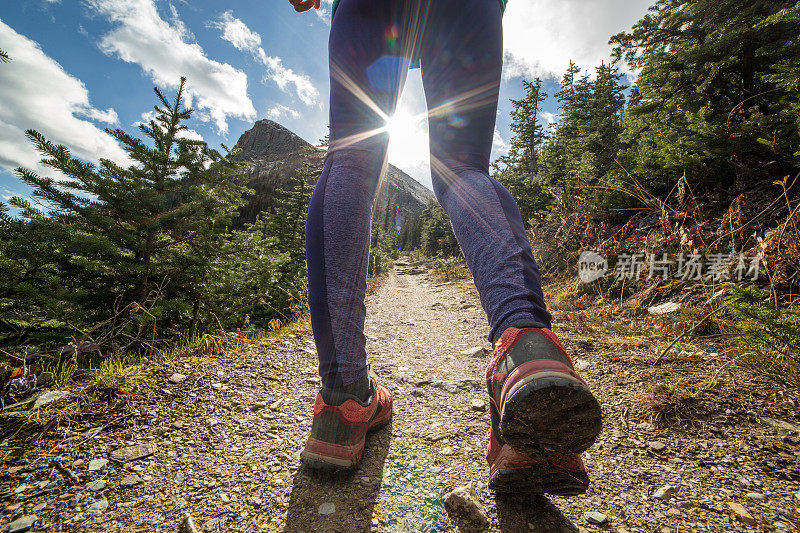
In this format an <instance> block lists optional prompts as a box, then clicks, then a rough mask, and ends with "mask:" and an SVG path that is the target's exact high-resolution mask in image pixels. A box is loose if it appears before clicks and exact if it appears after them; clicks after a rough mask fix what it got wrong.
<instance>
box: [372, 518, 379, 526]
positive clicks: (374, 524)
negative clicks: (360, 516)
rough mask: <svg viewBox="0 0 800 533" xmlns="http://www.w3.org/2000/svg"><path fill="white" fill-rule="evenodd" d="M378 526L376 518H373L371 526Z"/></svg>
mask: <svg viewBox="0 0 800 533" xmlns="http://www.w3.org/2000/svg"><path fill="white" fill-rule="evenodd" d="M378 524H380V521H379V520H378V519H377V518H373V519H372V525H373V526H375V527H378Z"/></svg>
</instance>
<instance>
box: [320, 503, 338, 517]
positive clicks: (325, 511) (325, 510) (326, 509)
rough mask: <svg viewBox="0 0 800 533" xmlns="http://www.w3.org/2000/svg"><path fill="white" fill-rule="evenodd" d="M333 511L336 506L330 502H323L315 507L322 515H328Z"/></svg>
mask: <svg viewBox="0 0 800 533" xmlns="http://www.w3.org/2000/svg"><path fill="white" fill-rule="evenodd" d="M335 511H336V506H335V505H334V504H332V503H331V502H325V503H323V504H322V505H320V506H319V509H317V512H318V513H319V514H321V515H322V516H328V515H330V514H333V513H334V512H335Z"/></svg>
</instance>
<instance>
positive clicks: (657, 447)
mask: <svg viewBox="0 0 800 533" xmlns="http://www.w3.org/2000/svg"><path fill="white" fill-rule="evenodd" d="M647 446H648V447H649V448H650V450H652V451H654V452H656V453H659V452H663V451H664V450H666V449H667V445H666V444H664V443H663V442H661V441H660V440H654V441H653V442H648V443H647Z"/></svg>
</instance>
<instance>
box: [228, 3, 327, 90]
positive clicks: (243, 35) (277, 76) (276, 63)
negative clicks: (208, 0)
mask: <svg viewBox="0 0 800 533" xmlns="http://www.w3.org/2000/svg"><path fill="white" fill-rule="evenodd" d="M213 26H214V27H215V28H219V29H220V30H222V38H223V39H224V40H226V41H228V42H229V43H231V44H232V45H233V46H235V47H236V49H237V50H242V51H245V52H250V53H251V54H253V56H254V57H255V58H256V59H257V60H258V61H260V62H261V63H263V64H264V65H265V66H266V67H267V74H266V75H265V76H264V78H265V79H269V80H272V81H274V82H275V83H277V84H278V87H280V88H281V90H282V91H285V92H287V93H290V94H291V90H290V86H294V91H295V94H296V95H297V96H298V97H299V98H300V100H302V101H303V102H304V103H305V104H307V105H315V104H316V105H321V102H319V91H318V90H317V88H316V87H314V84H313V83H312V82H311V78H309V77H308V76H306V75H304V74H297V73H296V72H295V71H293V70H292V69H290V68H287V67H285V66H283V61H282V60H281V58H279V57H274V56H268V55H267V53H266V52H265V51H264V49H263V48H262V47H261V35H259V34H258V33H256V32H254V31H252V30H251V29H250V28H248V27H247V25H246V24H245V23H244V22H242V21H241V20H240V19H237V18H236V17H234V16H233V13H232V12H231V11H226V12H224V13H223V14H222V15H220V17H219V20H217V21H216V22H214V23H213Z"/></svg>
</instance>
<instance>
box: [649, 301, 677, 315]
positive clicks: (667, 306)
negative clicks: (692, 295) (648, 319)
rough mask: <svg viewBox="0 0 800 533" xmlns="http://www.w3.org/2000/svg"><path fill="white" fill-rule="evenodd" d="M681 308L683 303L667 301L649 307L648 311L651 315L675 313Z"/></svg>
mask: <svg viewBox="0 0 800 533" xmlns="http://www.w3.org/2000/svg"><path fill="white" fill-rule="evenodd" d="M680 308H681V304H679V303H676V302H665V303H663V304H661V305H654V306H652V307H648V308H647V312H648V313H650V314H651V315H666V314H669V313H674V312H675V311H677V310H678V309H680Z"/></svg>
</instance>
